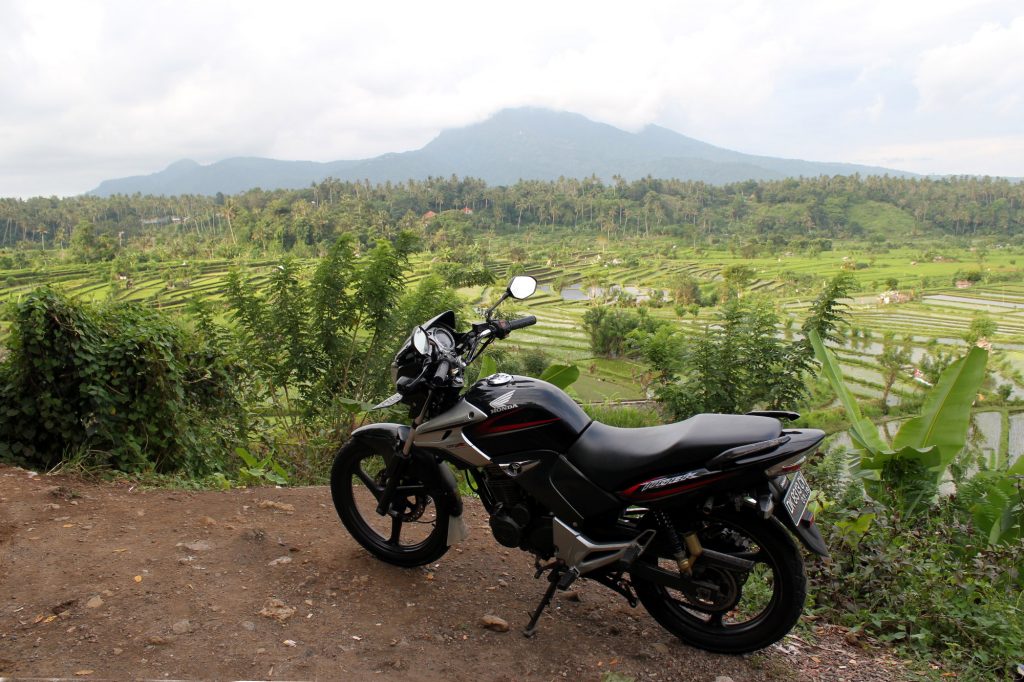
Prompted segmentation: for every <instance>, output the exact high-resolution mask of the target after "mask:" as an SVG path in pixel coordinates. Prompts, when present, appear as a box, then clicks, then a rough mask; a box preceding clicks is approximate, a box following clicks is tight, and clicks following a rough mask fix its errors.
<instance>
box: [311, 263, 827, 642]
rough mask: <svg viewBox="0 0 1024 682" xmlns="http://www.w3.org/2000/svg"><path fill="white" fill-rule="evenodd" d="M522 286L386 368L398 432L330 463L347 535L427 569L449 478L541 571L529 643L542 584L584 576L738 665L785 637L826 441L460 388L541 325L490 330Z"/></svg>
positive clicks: (542, 387) (778, 416)
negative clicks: (814, 474) (398, 414)
mask: <svg viewBox="0 0 1024 682" xmlns="http://www.w3.org/2000/svg"><path fill="white" fill-rule="evenodd" d="M535 289H536V281H535V280H534V279H533V278H532V277H526V276H519V277H515V278H513V279H512V281H511V283H510V284H509V286H508V288H507V289H506V291H505V293H504V295H502V296H501V298H500V299H499V300H498V302H497V303H495V304H494V306H492V307H491V308H490V309H489V310H488V311H487V313H486V315H485V321H483V322H479V323H476V324H474V325H472V328H471V329H470V330H469V331H466V332H462V333H459V332H456V330H455V315H454V313H452V312H451V311H448V312H445V313H442V314H440V315H438V316H437V317H435V318H433V319H431V320H429V321H428V322H426V323H424V324H422V325H420V326H418V327H416V328H415V329H413V331H412V334H411V335H410V336H409V338H408V339H407V340H406V342H405V344H404V345H403V346H402V348H401V349H400V350H399V351H398V354H397V355H396V356H395V361H394V364H393V365H392V374H393V379H394V382H395V387H396V389H397V391H398V392H397V393H396V394H395V395H393V396H391V397H390V398H388V399H387V400H385V401H384V402H383V403H381V404H380V405H378V406H377V407H381V408H383V407H388V406H393V405H396V404H397V403H399V402H401V403H403V404H405V405H408V407H409V414H410V418H411V419H412V425H411V426H404V425H401V424H372V425H368V426H364V427H362V428H360V429H357V430H356V431H354V432H353V433H352V436H351V438H350V439H349V440H348V441H347V442H346V443H345V445H344V446H343V447H342V448H341V450H340V451H339V452H338V454H337V455H336V457H335V460H334V466H333V469H332V471H331V494H332V496H333V498H334V506H335V508H336V509H337V511H338V515H339V516H340V517H341V520H342V522H343V523H344V524H345V527H346V528H347V529H348V531H349V532H350V533H351V534H352V536H353V537H354V538H355V539H356V540H357V541H358V542H359V543H360V544H361V545H362V546H363V547H365V548H366V549H367V550H369V551H370V552H371V553H372V554H373V555H375V556H377V557H379V558H380V559H382V560H384V561H386V562H388V563H391V564H395V565H398V566H420V565H423V564H427V563H430V562H432V561H435V560H437V559H438V558H439V557H440V556H441V555H443V554H444V553H445V552H446V551H447V550H448V548H449V547H450V546H451V545H453V544H455V543H457V542H459V541H460V540H462V539H464V538H465V536H466V526H465V523H464V521H463V519H462V510H463V507H462V500H461V498H460V495H459V489H458V486H457V484H456V480H455V475H454V473H453V469H455V470H459V471H462V472H464V473H465V475H466V479H467V481H468V482H470V485H471V487H472V489H473V490H474V491H475V492H476V493H477V494H478V495H479V496H480V501H481V502H482V504H483V506H484V508H485V509H486V510H487V512H488V514H489V515H490V526H491V530H492V532H493V533H494V537H495V539H496V540H497V541H498V542H499V543H500V544H502V545H504V546H505V547H518V548H520V549H523V550H526V551H528V552H531V553H533V554H534V555H535V556H536V568H537V571H536V577H538V578H539V577H540V576H542V575H543V574H544V573H547V574H548V576H547V579H548V580H549V581H550V585H549V586H548V588H547V590H546V592H545V594H544V596H543V598H542V600H541V602H540V604H539V605H538V606H537V608H536V610H535V612H534V613H533V617H532V618H531V620H530V622H529V625H528V626H527V627H526V630H525V633H526V634H527V635H528V636H529V635H532V634H534V633H535V632H536V627H537V621H538V619H539V618H540V615H541V613H542V612H543V611H544V609H545V608H546V607H547V605H548V604H549V603H550V602H551V599H552V597H553V595H554V593H555V591H556V590H565V589H567V588H568V587H569V586H570V585H572V584H573V582H574V581H576V580H578V579H579V578H589V579H591V580H595V581H597V582H599V583H601V584H603V585H605V586H607V587H609V588H610V589H612V590H614V591H615V592H617V593H619V594H620V595H622V596H623V597H625V598H626V599H627V600H628V601H629V603H630V605H631V606H636V605H637V603H638V602H639V603H641V604H643V605H644V608H646V609H647V611H648V612H650V614H651V615H652V616H653V617H654V618H655V619H656V620H657V621H658V622H659V623H660V624H661V625H662V626H663V627H664V628H665V629H667V630H669V631H670V632H672V633H673V634H675V635H676V636H678V637H679V638H680V639H681V640H682V641H684V642H686V643H687V644H690V645H692V646H695V647H699V648H701V649H707V650H709V651H716V652H721V653H731V654H739V653H744V652H748V651H753V650H755V649H760V648H763V647H766V646H768V645H769V644H771V643H772V642H775V641H777V640H779V639H781V638H782V637H783V636H784V635H785V634H786V633H787V632H789V630H790V628H792V627H793V625H794V623H796V621H797V619H798V618H799V617H800V613H801V610H802V609H803V605H804V599H805V597H806V591H807V587H806V577H805V575H804V566H803V560H802V557H801V551H800V549H799V548H798V547H797V545H796V544H795V543H794V541H793V537H792V536H793V535H795V536H796V537H797V538H799V539H800V541H801V542H802V543H803V544H804V546H806V547H807V548H808V549H809V550H810V551H812V552H814V553H816V554H820V555H822V556H827V550H826V548H825V544H824V542H823V540H822V537H821V535H820V534H819V532H818V529H817V528H816V527H815V525H814V518H813V516H812V515H811V513H810V512H809V511H808V510H807V502H808V499H809V497H810V494H811V489H810V487H809V486H808V485H807V483H806V481H805V480H804V477H803V476H802V475H801V474H800V472H799V469H800V466H801V465H802V464H803V462H804V461H805V460H806V458H807V457H808V456H809V455H810V454H811V453H813V452H814V451H815V450H816V448H817V447H818V445H819V444H820V443H821V441H822V438H824V435H825V434H824V433H823V432H822V431H819V430H816V429H785V428H783V427H782V425H781V423H780V420H792V419H795V418H797V417H798V415H796V414H795V413H792V412H776V411H771V412H752V413H750V414H747V415H725V414H699V415H697V416H695V417H691V418H690V419H687V420H685V421H682V422H678V423H675V424H668V425H665V426H653V427H647V428H632V429H630V428H617V427H613V426H607V425H605V424H601V423H600V422H596V421H594V420H592V419H591V418H590V417H588V416H587V414H586V412H584V411H583V410H582V409H581V408H580V406H579V405H577V404H576V403H575V402H574V401H573V400H572V399H571V398H570V397H569V396H567V395H566V394H565V393H564V392H563V391H561V390H560V389H558V388H556V387H555V386H553V385H551V384H549V383H547V382H544V381H540V380H539V379H533V378H530V377H525V376H513V375H509V374H502V373H499V374H493V375H491V376H488V377H484V378H481V379H480V380H479V381H477V382H476V383H475V384H473V385H472V386H471V387H470V388H469V390H468V391H466V392H465V393H463V388H464V386H463V377H464V372H465V369H466V367H467V365H469V363H471V362H472V361H473V360H475V359H476V358H477V357H479V356H480V354H481V353H482V352H483V350H484V349H485V348H486V347H487V346H488V345H489V344H490V343H491V342H493V341H494V340H495V339H503V338H505V337H506V336H508V335H509V334H510V333H511V332H513V331H515V330H517V329H522V328H523V327H527V326H530V325H532V324H535V323H536V321H537V318H536V317H534V316H532V315H531V316H528V317H523V318H520V319H517V320H502V319H493V318H492V314H493V312H494V310H495V308H497V306H498V305H499V304H500V303H501V302H502V301H504V300H505V299H507V298H509V297H512V298H516V299H524V298H527V297H529V296H531V295H532V294H533V293H534V290H535ZM787 531H788V532H787Z"/></svg>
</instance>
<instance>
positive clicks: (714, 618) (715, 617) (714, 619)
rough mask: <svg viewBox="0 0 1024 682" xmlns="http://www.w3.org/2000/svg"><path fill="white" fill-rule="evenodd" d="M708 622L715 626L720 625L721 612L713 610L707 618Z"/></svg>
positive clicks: (718, 626)
mask: <svg viewBox="0 0 1024 682" xmlns="http://www.w3.org/2000/svg"><path fill="white" fill-rule="evenodd" d="M708 623H710V624H711V625H713V626H715V627H716V628H720V627H722V612H721V611H715V612H714V613H712V614H711V618H709V619H708Z"/></svg>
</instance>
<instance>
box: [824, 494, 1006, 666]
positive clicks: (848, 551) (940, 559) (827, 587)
mask: <svg viewBox="0 0 1024 682" xmlns="http://www.w3.org/2000/svg"><path fill="white" fill-rule="evenodd" d="M960 516H962V515H961V514H958V513H957V512H956V510H955V508H954V504H953V503H950V502H946V503H943V504H942V505H940V506H939V507H937V508H934V509H933V510H932V515H931V516H930V518H929V519H928V520H927V521H926V522H924V523H917V524H915V525H914V526H913V527H912V528H908V527H906V525H905V522H903V523H901V520H900V518H899V516H898V515H897V514H895V513H894V512H892V511H890V510H888V509H886V508H884V507H877V508H875V509H874V510H872V511H870V512H866V511H865V509H864V508H863V505H862V504H859V505H856V506H845V505H844V506H843V507H840V506H838V505H837V506H836V507H832V508H829V509H825V510H824V511H823V512H820V513H819V516H818V518H819V522H820V523H819V527H820V528H821V529H822V530H823V532H824V533H825V535H826V542H827V543H828V545H829V547H830V548H831V549H832V560H831V561H829V562H814V563H813V564H810V565H809V571H808V573H809V577H810V579H811V582H812V586H813V589H812V590H811V593H812V594H813V595H814V600H815V607H814V608H815V610H816V611H817V612H818V613H820V614H822V615H824V616H825V617H826V618H827V619H829V620H831V621H833V622H838V623H840V624H844V625H847V626H850V627H852V628H854V629H855V630H862V631H864V632H865V633H867V634H869V635H872V636H874V637H877V638H879V639H881V640H882V641H888V642H892V643H894V644H896V645H897V646H899V647H900V648H902V649H905V650H908V651H909V652H914V653H917V654H918V655H920V656H923V657H926V658H929V659H930V658H932V657H933V656H938V657H939V658H940V659H942V660H943V661H945V662H946V663H947V664H950V665H955V666H957V667H958V668H961V669H964V670H970V671H972V672H974V673H975V674H979V675H980V674H981V673H982V671H984V672H985V673H987V674H993V673H995V672H997V671H1005V669H1006V666H1007V665H1008V664H1009V663H1011V662H1013V661H1019V660H1021V659H1022V658H1024V611H1022V610H1021V608H1020V607H1019V605H1018V604H1016V603H1015V602H1016V599H1017V596H1019V594H1020V589H1021V586H1022V581H1021V577H1022V576H1021V575H1020V564H1019V556H1020V553H1021V551H1022V550H1024V542H1017V543H1015V544H1012V545H1005V546H1001V547H999V548H998V549H986V548H985V547H984V546H979V545H976V544H972V541H971V537H970V535H969V530H970V529H969V528H968V527H966V526H965V525H963V524H962V523H961V522H960V521H959V520H958V517H960ZM974 679H979V678H974Z"/></svg>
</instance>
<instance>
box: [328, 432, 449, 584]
mask: <svg viewBox="0 0 1024 682" xmlns="http://www.w3.org/2000/svg"><path fill="white" fill-rule="evenodd" d="M387 483H388V477H387V467H386V465H385V461H384V458H383V457H382V456H380V455H378V454H376V453H375V452H373V451H372V450H371V449H369V448H367V447H366V446H365V445H364V444H363V443H360V442H359V441H357V440H350V441H349V442H347V443H346V444H345V445H344V446H342V448H341V450H339V451H338V454H337V455H335V457H334V466H333V467H332V468H331V497H332V498H333V500H334V508H335V509H336V510H337V512H338V517H339V518H341V522H342V523H343V524H345V528H347V529H348V532H349V533H351V534H352V537H354V538H355V539H356V541H358V542H359V544H361V545H362V546H363V547H365V548H366V549H367V550H368V551H369V552H370V553H371V554H373V555H374V556H376V557H378V558H379V559H382V560H383V561H386V562H388V563H389V564H394V565H396V566H407V567H408V566H422V565H423V564H428V563H430V562H431V561H435V560H437V559H438V558H440V557H441V556H442V555H443V554H444V553H445V552H447V551H448V542H447V541H448V514H447V512H445V511H443V510H441V509H439V508H438V507H437V504H436V502H435V500H436V499H437V498H438V495H437V494H436V493H435V491H432V490H430V489H429V488H428V487H427V486H426V485H425V484H424V483H423V482H422V481H420V480H418V479H417V478H416V477H415V476H414V475H410V474H406V475H404V476H402V477H401V479H400V480H399V482H398V488H397V491H396V493H395V497H394V500H393V502H392V509H393V512H392V513H391V514H390V515H388V514H385V515H380V514H378V513H377V504H378V502H379V501H380V497H381V495H382V494H383V492H384V488H385V487H386V486H387Z"/></svg>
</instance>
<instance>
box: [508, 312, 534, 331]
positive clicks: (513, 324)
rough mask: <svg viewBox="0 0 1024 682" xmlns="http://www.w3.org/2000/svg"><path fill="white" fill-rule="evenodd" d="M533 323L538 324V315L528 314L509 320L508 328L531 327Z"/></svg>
mask: <svg viewBox="0 0 1024 682" xmlns="http://www.w3.org/2000/svg"><path fill="white" fill-rule="evenodd" d="M533 324H537V316H536V315H527V316H526V317H520V318H519V319H518V320H509V321H508V328H509V330H510V331H511V330H514V329H522V328H524V327H529V326H530V325H533Z"/></svg>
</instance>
